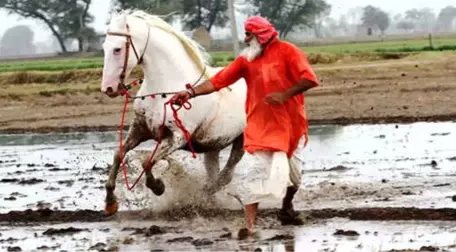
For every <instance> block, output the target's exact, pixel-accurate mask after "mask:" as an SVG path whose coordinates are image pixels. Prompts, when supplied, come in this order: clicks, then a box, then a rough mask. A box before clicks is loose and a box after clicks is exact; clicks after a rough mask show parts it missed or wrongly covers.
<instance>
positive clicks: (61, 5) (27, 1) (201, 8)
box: [0, 0, 456, 53]
mask: <svg viewBox="0 0 456 252" xmlns="http://www.w3.org/2000/svg"><path fill="white" fill-rule="evenodd" d="M92 2H93V1H92V0H0V8H1V9H4V10H7V11H8V12H9V13H15V14H18V15H20V16H22V17H25V18H32V19H35V20H39V21H41V22H42V23H43V24H45V25H46V26H47V27H48V28H49V30H50V31H51V32H52V34H53V36H54V37H55V38H56V40H57V41H58V43H59V45H60V48H61V51H62V52H63V53H65V52H67V51H68V49H67V46H66V43H65V42H66V41H71V40H76V41H77V42H78V47H79V48H78V49H79V51H83V50H84V44H88V43H89V42H90V41H96V40H97V39H98V34H97V33H96V31H95V29H94V28H93V27H92V25H93V22H94V15H93V14H92V13H90V12H89V8H90V6H91V4H92ZM111 5H112V8H113V9H117V10H122V9H141V10H144V11H146V12H149V13H152V14H157V15H166V14H169V13H172V12H175V13H177V14H175V15H172V16H169V20H168V21H172V20H173V19H179V21H180V22H181V23H182V24H183V26H184V29H187V30H193V29H195V28H197V27H200V26H203V27H205V28H206V29H207V30H208V31H209V32H210V31H211V30H212V29H213V28H214V27H220V28H223V27H226V26H227V25H228V24H229V16H228V6H227V1H226V0H111ZM331 8H332V6H331V5H330V4H328V3H327V0H238V1H236V9H237V11H239V12H242V13H244V14H248V15H256V14H259V15H262V16H264V17H266V18H268V19H269V20H270V21H271V22H272V23H274V25H275V27H276V29H277V30H278V31H279V34H280V36H281V37H282V38H287V36H289V34H290V33H292V32H296V31H300V32H301V31H305V32H309V31H312V33H313V34H314V35H315V36H316V37H325V35H324V33H325V32H324V31H326V34H330V35H334V31H336V30H337V31H340V30H342V31H343V33H345V34H348V33H349V31H348V30H349V28H348V27H350V25H349V23H350V24H351V26H359V25H363V26H365V27H369V28H371V29H374V30H378V31H380V32H381V33H382V34H383V33H385V31H386V30H387V29H388V28H391V24H394V25H395V27H396V28H397V29H399V30H403V31H421V30H426V31H448V30H451V28H452V25H453V22H454V20H456V8H455V7H453V6H447V7H445V8H443V9H442V10H441V11H440V13H439V14H438V15H435V14H434V13H433V12H432V10H431V9H429V8H424V9H410V10H408V11H406V12H405V13H404V14H398V15H395V16H394V17H391V15H390V14H388V13H387V12H385V11H384V10H382V9H380V8H377V7H375V6H371V5H368V6H364V7H357V8H354V9H352V10H350V11H349V12H348V13H347V14H345V15H342V16H341V17H340V19H339V21H336V20H334V19H333V18H331V17H330V13H331ZM349 19H350V20H349ZM13 28H14V27H13ZM13 28H11V29H13ZM24 29H25V28H24V27H18V28H17V32H16V33H15V32H11V31H8V32H6V33H5V35H4V36H3V38H2V41H1V48H0V53H1V51H5V50H1V49H2V48H5V46H7V45H8V44H11V46H13V47H14V46H16V47H17V42H18V40H17V39H11V36H10V35H11V34H18V33H21V34H24V36H25V35H26V36H27V38H28V39H30V38H32V41H33V31H25V30H24ZM30 33H31V34H30ZM7 35H8V36H9V37H7ZM8 38H9V40H8ZM5 40H6V41H5ZM8 41H10V42H8ZM15 43H16V44H15ZM24 43H25V42H24ZM29 44H30V43H29ZM29 44H27V45H24V46H25V47H27V48H30V50H32V49H33V46H32V45H29ZM32 44H33V43H32Z"/></svg>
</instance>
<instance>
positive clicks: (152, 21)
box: [124, 10, 212, 79]
mask: <svg viewBox="0 0 456 252" xmlns="http://www.w3.org/2000/svg"><path fill="white" fill-rule="evenodd" d="M127 13H129V14H127ZM124 14H126V15H131V16H134V17H137V18H140V19H142V20H144V21H146V23H147V24H148V25H150V26H154V27H158V28H160V29H162V30H164V31H166V32H168V33H170V34H173V35H174V36H175V37H176V38H177V39H178V40H179V41H180V42H181V43H182V45H183V46H184V48H185V51H186V52H187V53H188V55H189V56H190V58H191V59H192V60H193V62H194V63H195V64H196V65H197V67H198V69H199V70H200V71H201V72H203V71H205V72H204V75H205V76H206V78H207V79H209V78H210V77H211V73H212V68H211V67H210V65H209V64H210V61H211V57H210V55H209V53H207V51H206V50H205V49H204V47H202V46H201V45H200V44H199V43H198V42H196V41H195V40H193V39H191V38H189V37H188V36H187V35H185V34H184V33H183V32H181V31H178V30H176V29H174V28H173V27H172V26H171V25H170V24H169V23H168V22H166V21H165V20H163V19H161V18H160V17H159V16H157V15H152V14H148V13H146V12H144V11H142V10H126V11H124ZM205 68H206V69H205Z"/></svg>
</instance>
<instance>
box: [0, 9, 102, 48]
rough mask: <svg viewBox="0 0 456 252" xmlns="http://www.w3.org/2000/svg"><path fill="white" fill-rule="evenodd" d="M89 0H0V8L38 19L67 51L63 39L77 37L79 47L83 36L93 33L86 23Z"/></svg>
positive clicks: (91, 19)
mask: <svg viewBox="0 0 456 252" xmlns="http://www.w3.org/2000/svg"><path fill="white" fill-rule="evenodd" d="M90 4H91V0H26V1H23V0H0V8H4V9H6V10H7V11H9V13H16V14H18V15H20V16H22V17H25V18H33V19H38V20H40V21H42V22H44V23H45V24H46V26H47V27H49V29H50V30H51V32H52V34H53V35H54V36H55V37H56V38H57V40H58V41H59V44H60V47H61V49H62V52H67V48H66V46H65V40H67V39H72V38H75V39H78V41H79V42H80V46H79V48H80V49H81V48H82V45H81V44H82V42H83V40H84V39H85V37H87V36H90V35H92V34H94V30H93V28H90V27H89V26H88V25H89V24H90V23H91V22H93V16H92V15H91V14H90V13H88V9H89V6H90Z"/></svg>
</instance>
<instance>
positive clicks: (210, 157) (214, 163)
mask: <svg viewBox="0 0 456 252" xmlns="http://www.w3.org/2000/svg"><path fill="white" fill-rule="evenodd" d="M219 155H220V150H217V151H211V152H206V153H204V168H206V175H207V176H206V186H205V188H210V187H211V186H212V184H214V183H215V182H216V180H217V176H218V174H219V172H220V159H219Z"/></svg>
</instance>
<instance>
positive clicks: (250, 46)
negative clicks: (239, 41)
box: [241, 32, 263, 62]
mask: <svg viewBox="0 0 456 252" xmlns="http://www.w3.org/2000/svg"><path fill="white" fill-rule="evenodd" d="M244 43H246V44H247V47H246V48H244V49H243V50H242V52H241V55H242V56H244V57H245V58H246V59H247V60H248V61H249V62H250V61H252V60H254V59H255V58H256V57H258V56H259V55H260V54H261V52H262V51H263V47H262V46H261V44H260V42H258V39H257V37H256V36H255V34H253V33H249V32H246V33H245V38H244Z"/></svg>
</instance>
